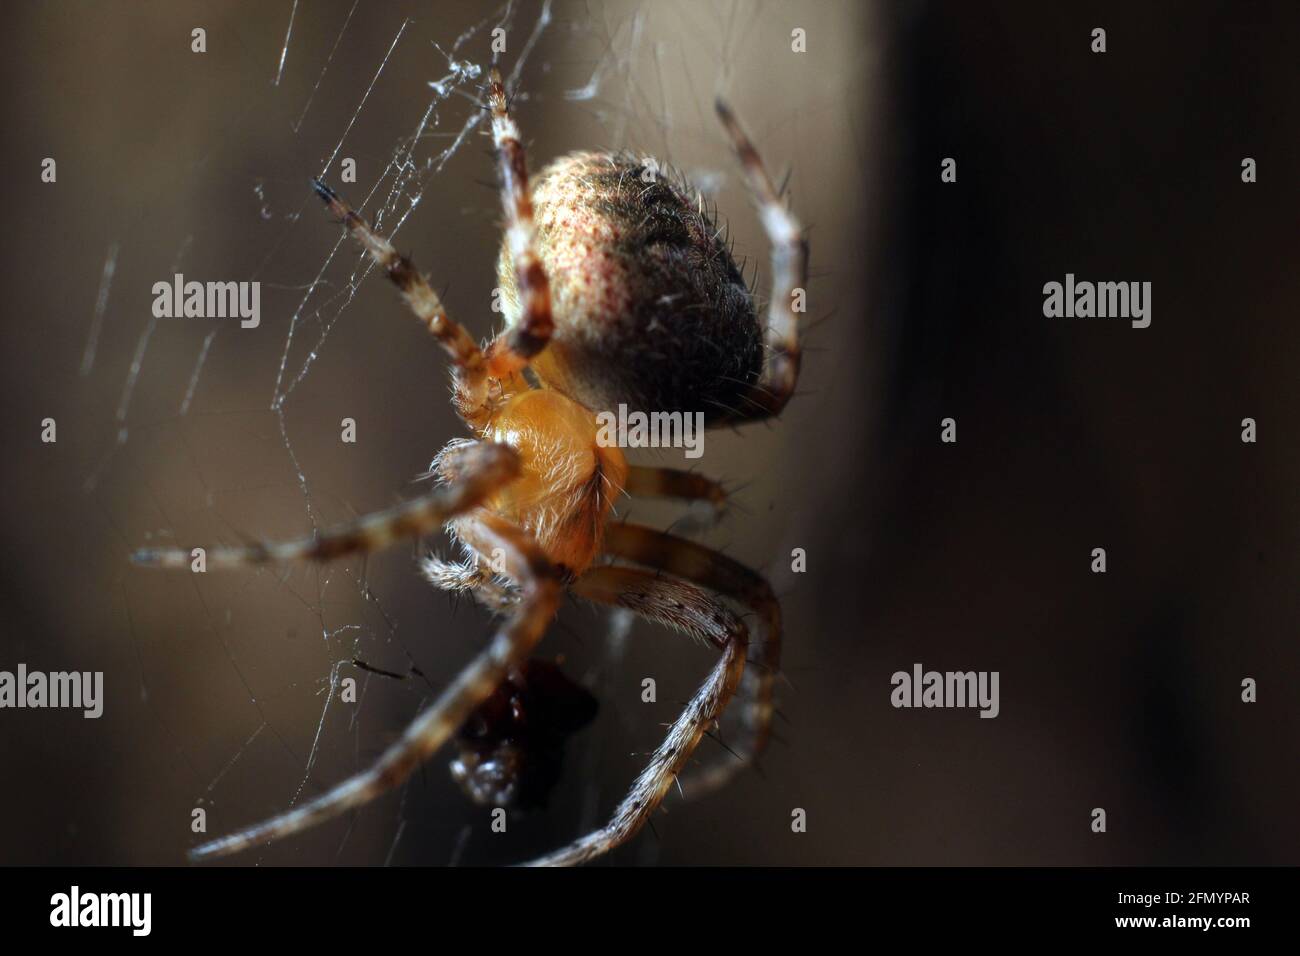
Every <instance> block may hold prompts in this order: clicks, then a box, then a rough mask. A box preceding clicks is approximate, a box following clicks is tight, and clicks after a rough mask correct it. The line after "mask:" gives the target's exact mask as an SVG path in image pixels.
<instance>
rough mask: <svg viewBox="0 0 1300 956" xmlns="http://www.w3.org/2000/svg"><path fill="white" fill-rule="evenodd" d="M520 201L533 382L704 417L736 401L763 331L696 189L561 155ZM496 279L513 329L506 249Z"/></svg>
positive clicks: (648, 168) (589, 399) (647, 165)
mask: <svg viewBox="0 0 1300 956" xmlns="http://www.w3.org/2000/svg"><path fill="white" fill-rule="evenodd" d="M532 199H533V206H534V221H535V228H536V235H537V248H538V251H539V255H540V257H541V260H542V264H543V265H544V266H545V268H546V271H547V273H548V275H549V279H550V288H551V299H552V313H553V317H554V321H555V331H554V333H553V335H552V338H551V341H550V344H549V346H548V347H547V348H546V350H545V351H544V352H542V353H541V354H540V355H539V356H537V358H536V359H535V360H534V362H533V368H534V370H535V371H536V372H537V375H538V377H539V378H541V379H542V381H543V382H545V383H546V384H547V385H549V386H551V387H554V388H556V389H558V390H560V391H561V392H563V393H565V394H566V395H569V396H570V397H572V398H574V399H575V400H577V401H579V402H581V403H582V404H583V405H586V406H587V407H588V408H591V409H595V410H611V411H613V410H616V409H617V406H618V405H620V404H623V405H626V406H627V407H628V408H629V409H631V410H642V411H647V412H651V411H667V412H674V411H682V412H697V411H698V412H703V413H704V415H705V419H706V420H708V419H711V418H716V417H719V416H720V415H722V414H723V413H724V412H726V411H727V410H729V409H732V408H735V407H736V406H737V404H739V403H740V401H741V396H742V395H744V394H745V392H746V391H747V389H748V388H749V386H751V385H752V384H753V383H754V382H755V381H756V380H757V379H758V376H759V373H760V372H761V369H762V361H763V346H762V331H761V329H760V327H759V323H758V319H757V316H756V315H755V311H754V305H753V300H752V297H751V295H750V293H749V290H748V289H747V288H746V286H745V283H744V279H743V277H742V276H741V274H740V271H739V269H737V268H736V264H735V261H734V260H733V259H732V257H731V253H730V251H729V250H728V249H727V246H726V244H725V243H724V242H722V240H721V239H720V238H719V236H718V228H717V226H716V224H715V222H714V221H713V219H712V217H711V216H710V215H708V213H707V210H706V209H705V207H704V204H703V202H702V201H701V200H700V199H699V197H698V196H697V195H692V194H691V193H690V192H688V187H686V186H685V185H684V184H681V183H679V182H676V181H674V180H672V179H671V178H669V177H667V176H665V175H664V174H663V173H662V172H660V171H659V167H658V165H657V164H655V163H654V162H653V161H650V160H641V159H637V158H635V157H632V156H627V155H618V154H609V153H574V154H571V155H569V156H566V157H563V158H561V159H559V160H557V161H556V162H554V163H552V164H551V165H550V166H548V167H547V168H546V169H545V170H543V171H542V173H541V174H540V175H539V176H538V177H537V178H536V180H535V183H534V186H533V189H532ZM498 278H499V281H500V284H501V289H502V305H503V311H504V312H505V315H506V318H507V320H508V321H509V322H510V323H511V324H513V323H514V322H515V321H516V320H517V318H518V315H519V312H520V309H519V302H518V295H517V285H516V281H515V270H514V266H513V263H512V261H511V258H510V252H509V249H508V247H506V246H503V248H502V251H501V257H500V260H499V263H498Z"/></svg>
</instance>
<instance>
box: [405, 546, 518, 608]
mask: <svg viewBox="0 0 1300 956" xmlns="http://www.w3.org/2000/svg"><path fill="white" fill-rule="evenodd" d="M420 570H421V571H422V572H423V573H424V579H425V580H426V581H428V582H429V583H430V584H432V585H433V586H434V587H436V588H438V589H439V590H442V591H451V592H453V593H459V592H468V593H470V594H472V595H473V596H474V599H475V600H476V601H478V602H479V603H480V604H482V605H483V606H484V607H486V608H487V609H488V610H490V611H495V612H496V613H498V614H503V613H505V612H506V611H507V610H509V609H510V608H511V607H513V606H514V605H515V603H516V600H517V599H516V596H515V595H514V594H513V593H512V592H511V591H510V590H509V589H508V588H507V587H505V586H503V585H502V584H501V582H500V581H498V580H497V579H496V575H494V574H493V573H492V572H491V571H488V570H485V569H484V568H483V566H482V565H480V564H475V563H473V562H458V561H447V560H444V559H443V558H439V557H435V556H433V555H430V556H429V557H427V558H425V559H424V560H422V561H421V562H420Z"/></svg>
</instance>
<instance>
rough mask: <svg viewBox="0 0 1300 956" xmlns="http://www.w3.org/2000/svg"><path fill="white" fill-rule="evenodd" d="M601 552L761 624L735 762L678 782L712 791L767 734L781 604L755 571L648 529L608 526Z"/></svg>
mask: <svg viewBox="0 0 1300 956" xmlns="http://www.w3.org/2000/svg"><path fill="white" fill-rule="evenodd" d="M605 551H606V553H607V554H610V555H613V556H615V557H619V558H623V559H625V560H628V561H632V562H634V563H636V564H640V565H644V566H645V567H649V568H653V569H655V570H658V571H663V572H665V573H667V574H671V575H673V576H675V577H678V578H681V579H683V580H685V581H689V582H691V583H692V584H695V585H698V586H699V587H702V588H706V589H708V590H710V591H713V592H715V593H717V594H720V595H722V596H724V597H727V598H730V599H731V600H734V601H736V602H738V603H739V604H742V605H744V606H746V607H749V608H751V609H752V610H753V611H755V612H756V613H757V614H758V616H759V618H760V619H761V620H762V621H763V638H762V640H761V641H751V646H753V648H754V650H755V652H756V653H755V655H754V657H753V658H752V659H751V661H750V663H751V664H752V665H753V666H752V667H750V668H749V669H748V670H747V671H746V672H745V683H744V686H743V687H742V688H741V695H740V696H741V698H742V701H743V702H744V704H745V709H744V711H743V713H742V716H743V718H744V726H745V728H746V730H747V732H748V739H745V740H739V741H734V742H732V743H733V749H734V750H735V752H736V753H737V754H738V755H739V756H740V758H741V759H740V760H735V759H730V758H729V759H727V760H725V761H720V762H717V763H714V764H713V765H711V766H708V767H705V768H703V769H701V770H700V771H698V772H693V773H692V774H691V775H690V776H689V777H688V778H687V779H686V780H684V781H683V786H684V789H685V790H686V791H687V793H688V795H692V796H694V795H698V794H701V793H707V792H710V791H712V790H715V789H717V788H718V787H720V786H722V785H723V784H725V783H726V782H727V781H728V780H730V779H731V777H732V776H734V775H735V773H736V772H737V771H738V770H740V769H741V768H742V767H744V766H746V765H747V764H748V763H751V762H753V761H754V760H755V759H757V757H758V756H759V755H760V754H761V753H762V752H763V750H764V749H765V748H766V747H767V742H768V738H769V737H770V736H771V732H772V715H773V712H774V707H773V703H772V697H773V691H774V688H775V684H776V675H777V674H778V673H779V672H780V668H781V604H780V602H779V601H778V600H777V599H776V595H775V594H774V593H773V592H772V586H771V585H770V584H769V583H768V582H767V579H766V578H764V577H763V576H762V575H761V574H759V573H758V572H757V571H754V570H752V569H751V568H748V567H746V566H745V565H743V564H741V563H740V562H739V561H736V560H735V559H733V558H729V557H727V556H726V555H725V554H722V553H721V552H719V551H715V550H714V549H712V548H709V547H706V546H704V545H702V544H698V543H697V542H694V541H689V540H687V539H686V538H680V537H677V536H676V535H671V534H667V533H665V532H662V531H656V530H654V529H653V528H647V527H644V526H643V525H636V524H628V523H615V524H611V525H609V527H608V528H607V529H606V531H605Z"/></svg>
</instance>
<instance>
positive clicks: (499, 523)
mask: <svg viewBox="0 0 1300 956" xmlns="http://www.w3.org/2000/svg"><path fill="white" fill-rule="evenodd" d="M460 534H461V537H462V539H463V540H465V541H467V542H468V543H469V544H470V545H471V546H472V547H474V548H476V549H478V550H480V551H482V552H484V553H491V552H493V551H497V549H500V550H499V552H498V553H500V554H502V555H504V562H505V575H506V576H508V577H509V578H510V579H511V580H512V581H513V582H514V583H515V585H516V587H517V588H518V589H519V600H518V603H517V604H516V605H515V607H514V608H513V609H512V611H511V614H510V616H509V617H508V619H507V620H506V621H505V623H504V625H503V626H502V628H501V630H500V631H498V633H497V634H496V636H495V637H493V639H492V642H491V643H490V644H489V645H488V646H487V648H485V649H484V650H483V651H482V653H480V654H479V655H478V656H477V657H476V658H474V660H473V661H471V662H470V663H469V665H468V666H467V667H466V668H465V669H464V670H462V671H461V672H460V674H459V675H458V676H457V677H456V679H455V680H454V681H452V683H451V684H450V685H449V686H448V687H447V689H446V690H444V691H443V692H442V694H441V695H439V697H438V699H437V700H436V701H435V702H434V703H433V705H432V706H430V707H429V708H428V709H427V710H426V711H424V713H422V714H420V715H419V716H418V717H416V718H415V720H414V721H412V722H411V725H410V726H409V727H407V728H406V730H405V731H404V732H403V734H402V736H401V738H400V739H399V740H398V741H397V743H395V744H393V745H392V746H391V747H389V748H388V749H387V750H385V751H384V753H383V754H382V755H381V756H380V757H379V759H378V760H377V761H375V763H374V764H373V765H372V766H371V767H370V768H369V769H367V770H363V771H361V772H360V773H358V774H356V775H354V776H352V777H350V778H348V779H347V780H345V781H343V782H342V783H340V784H338V785H337V786H335V787H334V788H332V789H331V790H328V791H327V792H325V793H323V794H321V795H320V796H319V797H316V798H315V799H313V800H310V801H308V802H307V803H304V804H302V805H301V806H298V807H295V808H294V809H292V810H290V811H288V812H286V813H283V814H280V815H279V816H276V817H272V818H271V819H270V820H266V821H264V822H262V823H259V824H256V825H255V826H251V827H248V828H246V829H243V830H239V831H237V832H235V833H231V834H229V835H227V836H224V837H221V838H219V839H216V840H212V841H210V842H208V843H204V844H202V845H201V846H198V847H195V848H194V849H193V850H191V851H190V858H191V859H193V860H206V859H210V858H212V857H217V856H225V855H227V854H230V853H237V852H239V851H240V850H245V849H248V848H249V847H252V846H255V845H257V844H259V843H264V842H267V841H271V840H278V839H281V838H283V837H287V836H290V835H292V834H294V833H300V832H302V831H303V830H306V829H308V828H309V827H312V826H315V825H316V824H318V823H321V822H323V821H325V820H328V819H330V818H332V817H335V816H338V815H339V814H340V813H343V812H344V811H346V810H351V809H353V808H355V807H359V806H361V805H363V804H365V803H368V802H369V801H371V800H373V799H374V798H375V797H377V796H379V795H380V794H381V793H384V792H386V791H388V790H390V789H392V788H393V787H396V786H397V785H399V784H400V783H402V782H403V781H404V780H406V778H407V777H409V776H410V775H411V773H412V772H413V771H414V770H415V768H416V767H418V766H419V765H420V764H421V763H423V762H424V761H425V760H427V759H428V758H429V757H430V756H431V755H432V754H433V753H434V752H435V751H436V750H438V748H439V747H441V746H442V744H443V743H444V742H445V741H446V740H447V738H448V737H450V736H451V735H452V734H454V733H455V732H456V730H457V729H458V728H459V727H460V726H461V725H462V724H463V723H464V722H465V720H466V719H467V718H468V717H469V715H470V714H471V713H473V711H474V710H475V709H476V708H477V707H478V706H479V705H480V704H482V703H483V701H484V700H486V699H487V698H488V697H489V696H491V694H492V692H493V691H494V690H496V688H497V686H498V685H499V684H500V683H501V681H502V680H503V679H504V678H505V676H506V673H507V671H508V670H509V669H510V668H511V667H515V666H517V665H519V664H522V663H523V662H524V661H525V660H526V659H527V658H528V655H529V654H530V653H531V651H532V649H533V648H534V647H536V646H537V643H538V642H539V641H540V640H541V639H542V636H543V635H544V634H545V633H546V626H547V624H548V623H549V622H550V620H551V618H552V617H553V616H554V615H555V611H556V609H557V608H558V607H559V601H560V594H561V590H562V585H561V577H560V574H559V572H558V570H557V569H556V568H555V567H554V565H552V564H551V563H550V562H549V561H548V560H547V559H546V557H545V555H544V554H543V553H542V551H541V549H540V548H539V547H538V546H537V544H536V543H535V542H534V541H533V539H532V537H531V536H530V535H529V534H528V533H527V532H525V531H524V530H523V529H521V528H519V527H518V526H516V525H513V524H511V523H509V522H507V521H505V520H504V519H502V518H499V517H497V516H495V515H492V514H488V513H487V512H483V513H481V514H480V515H477V516H476V517H475V518H474V519H473V520H472V521H471V520H468V519H464V520H462V527H461V530H460Z"/></svg>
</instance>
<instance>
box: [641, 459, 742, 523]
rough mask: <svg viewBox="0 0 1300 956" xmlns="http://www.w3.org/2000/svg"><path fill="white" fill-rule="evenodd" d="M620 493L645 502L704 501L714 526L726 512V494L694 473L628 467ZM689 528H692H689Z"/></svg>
mask: <svg viewBox="0 0 1300 956" xmlns="http://www.w3.org/2000/svg"><path fill="white" fill-rule="evenodd" d="M623 490H624V491H625V492H627V493H628V494H629V495H640V496H642V497H646V498H679V499H681V500H682V501H706V502H708V503H709V505H710V506H711V507H712V508H713V515H712V519H713V520H712V521H711V522H709V524H717V523H718V522H719V521H721V520H722V516H723V513H724V512H725V511H726V510H727V504H728V499H727V492H726V490H725V489H724V488H723V487H722V485H721V483H720V482H717V481H714V480H713V479H712V478H709V477H707V476H705V475H701V474H699V473H698V472H694V471H683V470H682V469H680V468H652V467H648V466H645V465H630V466H629V467H628V470H627V478H626V480H625V481H624V482H623ZM692 527H694V526H693V525H692Z"/></svg>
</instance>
